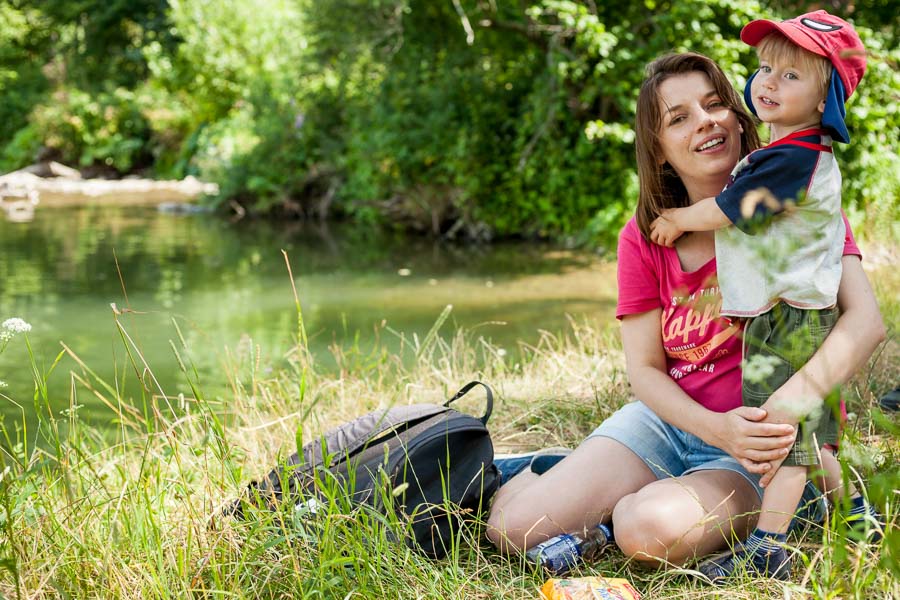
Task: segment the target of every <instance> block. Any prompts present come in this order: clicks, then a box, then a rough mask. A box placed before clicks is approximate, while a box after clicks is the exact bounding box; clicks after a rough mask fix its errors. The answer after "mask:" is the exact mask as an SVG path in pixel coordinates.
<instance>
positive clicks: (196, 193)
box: [0, 162, 218, 220]
mask: <svg viewBox="0 0 900 600" xmlns="http://www.w3.org/2000/svg"><path fill="white" fill-rule="evenodd" d="M217 192H218V186H217V185H216V184H213V183H204V182H202V181H199V180H198V179H196V178H194V177H186V178H185V179H182V180H176V181H173V180H169V181H166V180H154V179H136V178H126V179H82V177H81V174H80V173H79V172H78V171H76V170H75V169H71V168H69V167H66V166H65V165H61V164H59V163H52V162H51V163H41V164H37V165H32V166H30V167H26V168H25V169H20V170H18V171H13V172H11V173H7V174H6V175H0V207H2V209H3V211H4V212H6V214H7V217H8V218H10V219H13V220H27V219H28V218H29V216H33V212H34V207H36V206H37V205H38V204H40V206H41V207H54V206H77V205H85V204H110V205H116V206H148V205H149V206H153V205H159V204H164V203H165V204H169V205H171V204H173V203H184V202H190V201H192V200H196V199H197V198H199V197H201V196H204V195H208V194H215V193H217ZM29 212H30V213H31V215H29Z"/></svg>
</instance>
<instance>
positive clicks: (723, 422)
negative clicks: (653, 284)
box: [622, 309, 794, 473]
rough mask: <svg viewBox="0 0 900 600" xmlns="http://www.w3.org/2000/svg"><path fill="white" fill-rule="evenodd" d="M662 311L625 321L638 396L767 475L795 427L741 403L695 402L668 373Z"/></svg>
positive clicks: (624, 336) (624, 334)
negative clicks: (722, 406)
mask: <svg viewBox="0 0 900 600" xmlns="http://www.w3.org/2000/svg"><path fill="white" fill-rule="evenodd" d="M660 315H661V311H660V309H655V310H651V311H647V312H644V313H640V314H636V315H628V316H625V317H624V318H623V319H622V342H623V346H624V349H625V362H626V367H627V370H628V380H629V381H630V382H631V388H632V390H633V391H634V395H635V396H636V397H637V398H638V400H640V401H642V402H643V403H644V404H646V405H647V406H648V407H650V409H651V410H653V412H655V413H656V414H657V415H659V417H660V418H661V419H663V420H664V421H666V422H667V423H670V424H672V425H674V426H675V427H678V428H680V429H683V430H685V431H688V432H690V433H692V434H694V435H696V436H697V437H699V438H700V439H702V440H703V441H705V442H706V443H708V444H711V445H713V446H716V447H717V448H721V449H722V450H724V451H725V452H727V453H728V454H730V455H731V456H733V457H734V458H736V459H737V460H739V461H740V462H741V464H742V465H743V466H744V468H746V469H747V470H748V471H751V472H753V473H765V472H766V471H767V470H768V469H770V468H771V465H770V464H769V462H768V461H774V460H778V459H782V458H783V457H784V456H785V455H786V454H787V452H788V449H789V448H790V446H791V444H793V441H794V428H793V426H791V425H786V424H777V423H763V422H761V421H762V420H763V419H764V418H765V417H766V412H765V411H764V410H762V409H759V408H752V407H748V406H742V407H739V408H736V409H734V410H732V411H729V412H727V413H717V412H713V411H711V410H709V409H707V408H704V407H703V406H702V405H700V404H699V403H697V402H696V401H694V400H693V399H692V398H691V397H690V396H688V395H687V394H686V393H685V392H684V390H682V389H681V387H679V385H678V384H677V383H675V381H674V380H673V379H672V378H671V377H669V375H668V373H666V356H665V352H664V350H663V342H662V334H661V331H660Z"/></svg>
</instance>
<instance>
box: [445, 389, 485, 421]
mask: <svg viewBox="0 0 900 600" xmlns="http://www.w3.org/2000/svg"><path fill="white" fill-rule="evenodd" d="M476 385H480V386H481V387H483V388H484V391H485V393H486V394H487V408H486V410H485V411H484V416H483V417H481V422H482V423H484V424H485V425H487V422H488V419H490V418H491V413H492V412H493V411H494V392H493V391H492V390H491V388H489V387H488V386H487V384H485V383H481V382H480V381H470V382H469V383H467V384H466V385H464V386H462V388H460V390H459V391H458V392H456V395H455V396H453V397H452V398H450V399H449V400H447V401H446V402H444V406H446V407H448V408H449V407H450V403H452V402H454V401H456V400H459V399H460V398H462V397H463V396H465V395H466V394H468V393H469V392H470V391H471V390H472V388H473V387H475V386H476Z"/></svg>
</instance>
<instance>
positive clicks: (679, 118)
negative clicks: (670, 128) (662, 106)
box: [669, 115, 684, 125]
mask: <svg viewBox="0 0 900 600" xmlns="http://www.w3.org/2000/svg"><path fill="white" fill-rule="evenodd" d="M682 121H684V115H677V116H674V117H672V120H671V121H669V125H678V124H679V123H681V122H682Z"/></svg>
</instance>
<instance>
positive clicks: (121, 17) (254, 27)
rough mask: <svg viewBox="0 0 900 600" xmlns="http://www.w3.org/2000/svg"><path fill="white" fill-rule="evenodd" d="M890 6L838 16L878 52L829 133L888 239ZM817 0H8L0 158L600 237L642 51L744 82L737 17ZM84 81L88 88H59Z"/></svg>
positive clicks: (255, 208) (493, 227) (453, 223)
mask: <svg viewBox="0 0 900 600" xmlns="http://www.w3.org/2000/svg"><path fill="white" fill-rule="evenodd" d="M888 4H889V3H886V2H885V0H872V1H870V2H864V3H858V4H854V5H852V6H848V7H845V8H844V9H842V10H843V13H842V14H844V16H846V17H848V18H851V19H854V20H855V23H856V25H857V26H858V29H859V32H860V35H861V36H862V37H863V40H864V42H865V43H866V46H867V47H868V49H869V71H868V73H867V75H866V77H865V79H863V82H862V84H861V85H860V87H859V89H858V90H857V92H856V93H855V94H854V96H853V97H852V98H851V100H850V102H849V105H848V116H847V121H848V127H849V128H850V131H851V133H852V134H853V142H852V143H851V144H850V145H847V146H844V147H841V148H840V149H839V150H838V153H839V157H840V160H841V166H842V170H843V173H844V180H845V183H846V185H845V192H844V205H845V207H846V208H847V211H848V213H849V214H850V216H851V220H852V221H853V222H854V224H856V225H857V226H859V225H860V224H863V225H864V229H866V230H869V231H870V232H871V234H872V235H884V234H885V233H887V234H888V235H890V234H892V232H890V231H887V229H889V227H890V225H889V224H890V223H893V222H896V220H897V216H898V215H897V213H898V210H900V209H898V206H897V202H896V197H897V195H898V193H900V168H898V166H900V165H898V164H897V160H898V159H897V156H898V155H900V142H897V140H896V139H895V138H896V136H894V135H891V133H892V132H894V131H896V130H897V129H898V127H900V109H898V108H897V106H898V104H897V102H894V100H895V99H896V97H897V94H898V92H900V74H898V68H897V65H898V59H900V56H898V50H897V33H896V32H897V31H898V30H900V28H898V27H897V24H898V23H897V21H898V16H897V14H896V11H894V10H892V8H891V7H890V6H888ZM811 8H814V6H813V5H812V4H810V3H809V2H805V1H802V0H801V1H792V0H782V1H776V0H768V1H765V0H713V1H710V2H706V1H701V0H678V1H673V0H643V1H641V2H627V3H618V4H616V3H608V2H606V3H598V2H579V1H574V0H533V1H532V2H530V3H525V4H522V3H511V2H482V1H480V0H442V1H440V2H432V1H428V0H277V1H275V2H264V1H263V0H252V1H249V2H247V1H239V0H203V1H197V2H194V1H191V2H189V1H187V0H169V1H168V2H166V1H164V0H140V1H139V2H126V1H125V0H116V1H114V2H112V3H109V2H108V1H106V0H104V1H103V2H101V1H100V0H79V2H68V1H63V0H51V1H49V2H42V3H39V4H38V3H19V4H12V3H2V4H0V11H2V15H0V16H2V17H3V18H2V19H0V100H2V102H0V117H3V118H2V119H0V146H7V148H6V150H5V151H4V152H3V156H4V159H3V161H4V164H3V166H5V167H7V168H12V167H13V166H20V165H22V164H23V163H26V162H28V160H30V158H29V157H31V156H33V154H34V153H35V152H36V149H37V143H36V140H35V136H36V135H37V134H38V132H41V133H40V136H41V140H40V141H41V143H42V144H43V145H45V146H48V147H50V148H53V149H56V150H57V151H58V152H59V153H60V155H62V156H64V157H66V159H67V160H69V161H70V162H74V163H77V164H86V163H91V162H96V161H100V162H102V163H106V164H111V165H112V166H114V167H115V168H116V169H118V170H120V171H123V172H124V171H128V170H130V169H134V168H135V167H136V166H141V165H147V166H150V165H152V166H153V168H154V170H155V172H156V173H157V174H158V175H163V176H167V177H180V176H183V175H185V174H188V173H191V174H197V175H200V176H201V177H205V178H208V179H212V180H215V181H216V182H218V183H219V184H220V189H221V195H220V197H219V199H218V202H219V203H220V204H223V205H230V206H235V205H236V204H239V205H241V206H242V207H243V209H246V210H248V211H249V212H251V213H255V214H288V215H303V216H311V215H312V216H318V217H324V216H346V217H350V218H353V219H356V220H360V221H367V222H379V223H382V224H387V225H390V226H393V227H397V228H405V229H416V230H421V231H426V232H430V233H433V234H443V235H452V234H455V233H463V234H468V235H471V236H475V237H490V236H492V235H497V236H523V235H524V236H548V237H555V238H563V239H566V240H568V241H570V242H572V243H583V242H589V243H594V244H600V245H604V246H610V245H611V244H612V242H613V241H614V239H615V237H616V234H617V231H618V228H619V227H620V226H621V225H622V223H623V222H624V220H625V219H626V218H627V217H628V215H630V214H631V213H632V210H633V206H634V200H635V192H636V175H635V165H634V156H633V155H634V147H633V132H632V126H633V120H634V107H635V99H636V95H637V90H638V87H639V85H640V82H641V79H642V77H643V72H644V67H645V65H646V64H647V63H648V62H649V61H651V60H652V59H654V58H655V57H657V56H659V55H660V54H662V53H665V52H670V51H684V50H694V51H698V52H701V53H704V54H707V55H709V56H711V57H713V58H714V59H715V60H716V61H718V62H719V64H720V65H721V66H722V68H723V69H724V70H725V72H726V73H728V74H729V75H730V77H731V78H732V80H733V82H734V84H735V86H736V87H739V88H740V87H742V86H743V84H744V82H745V81H746V78H747V76H748V75H749V74H750V73H751V72H752V70H753V69H754V68H755V63H756V59H755V56H754V53H753V50H752V48H749V47H747V46H746V45H745V44H743V43H742V42H741V41H740V38H739V33H740V30H741V27H742V26H743V25H744V24H745V23H747V22H748V21H750V20H752V19H755V18H761V17H768V18H784V17H787V16H790V15H794V14H798V13H800V12H803V11H806V10H810V9H811ZM76 90H80V91H81V92H78V93H83V94H84V95H85V96H86V97H87V98H90V100H87V99H85V98H83V97H82V98H76V99H75V100H72V98H71V96H72V95H73V94H75V93H76ZM51 94H52V95H51ZM128 94H134V97H133V98H128V97H127V96H128ZM91 103H98V104H99V105H102V106H103V107H104V110H106V107H108V106H112V107H114V108H113V113H114V120H115V123H114V124H112V125H110V124H108V123H106V122H105V120H104V119H96V118H86V117H89V116H90V115H92V114H94V113H92V112H91V109H89V108H88V104H91ZM129 105H130V106H131V107H132V108H133V109H134V110H132V109H131V108H128V106H129ZM138 113H140V117H138V116H137V114H138ZM48 116H53V117H56V118H58V119H59V121H58V122H56V123H52V122H50V121H49V120H48ZM74 117H77V118H80V119H82V121H83V123H81V124H76V123H73V122H72V121H73V118H74ZM38 123H40V124H41V126H37V124H38ZM45 124H47V125H50V128H49V129H48V130H47V132H46V134H45V133H43V131H44V129H43V125H45ZM34 126H37V127H36V128H35V127H34ZM858 233H859V232H858Z"/></svg>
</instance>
